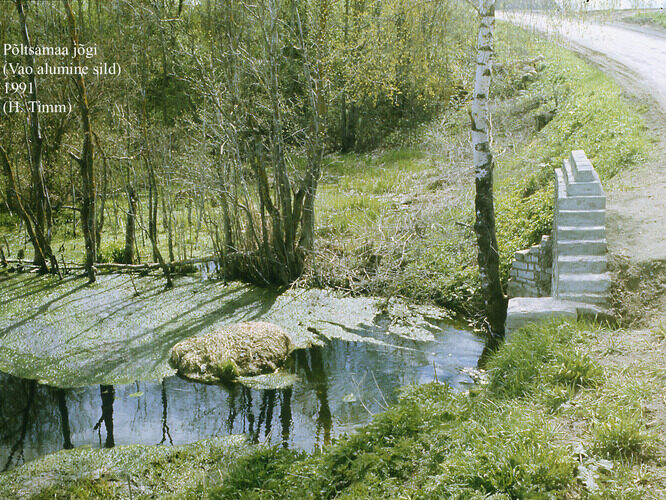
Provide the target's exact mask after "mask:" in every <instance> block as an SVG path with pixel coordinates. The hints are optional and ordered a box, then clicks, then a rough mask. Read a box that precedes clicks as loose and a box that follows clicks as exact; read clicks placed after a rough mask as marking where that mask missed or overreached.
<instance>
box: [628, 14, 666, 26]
mask: <svg viewBox="0 0 666 500" xmlns="http://www.w3.org/2000/svg"><path fill="white" fill-rule="evenodd" d="M622 21H624V22H627V23H635V24H643V25H647V26H654V27H657V28H664V29H666V12H644V13H641V14H635V15H633V16H629V17H624V18H622Z"/></svg>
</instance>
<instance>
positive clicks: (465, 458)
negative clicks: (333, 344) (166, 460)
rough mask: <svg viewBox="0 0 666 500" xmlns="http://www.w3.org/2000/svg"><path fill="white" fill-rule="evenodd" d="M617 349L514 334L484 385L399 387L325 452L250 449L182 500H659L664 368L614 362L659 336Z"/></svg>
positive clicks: (665, 476)
mask: <svg viewBox="0 0 666 500" xmlns="http://www.w3.org/2000/svg"><path fill="white" fill-rule="evenodd" d="M626 340H628V339H627V338H626V332H623V331H621V330H616V331H612V330H609V329H606V328H602V327H598V326H593V325H589V324H584V323H578V324H569V323H561V324H557V323H551V324H542V325H539V326H535V327H530V328H527V329H524V330H522V331H520V332H516V333H515V334H514V335H513V336H512V338H511V339H510V340H509V342H507V343H506V344H505V345H504V346H503V347H502V348H501V349H500V351H499V352H498V353H497V354H496V355H495V356H493V357H492V358H491V360H490V361H489V364H488V379H487V380H488V383H487V384H484V385H480V386H478V387H476V388H474V389H472V390H470V391H469V393H465V394H453V393H451V391H450V390H449V389H448V388H447V387H445V386H442V385H437V384H429V385H425V386H420V387H409V388H406V389H405V391H404V394H403V398H402V400H401V402H400V403H399V404H398V405H396V406H395V407H393V408H391V409H390V410H388V411H387V412H385V413H383V414H381V415H378V416H377V417H376V418H375V420H374V422H373V423H372V424H371V425H369V426H367V427H366V428H365V429H363V430H362V431H361V432H359V433H358V434H356V435H353V436H351V437H349V438H347V439H344V440H341V441H340V442H339V443H337V444H336V445H334V446H332V447H331V448H329V449H327V450H325V451H324V452H323V453H321V454H318V455H314V456H303V455H300V454H298V453H296V452H290V451H285V450H281V449H278V448H272V449H258V450H255V451H254V452H253V453H252V454H250V455H248V456H246V457H244V458H242V459H241V460H240V461H239V462H238V463H237V464H235V466H234V467H232V468H231V469H229V470H227V471H226V472H225V473H224V482H223V484H222V486H220V487H217V488H215V487H208V486H203V485H200V486H198V487H197V488H195V489H194V490H192V491H191V492H190V493H189V496H188V498H192V499H194V498H215V499H223V498H239V499H240V498H243V499H245V498H247V499H250V498H251V499H275V498H312V499H320V498H349V499H359V498H368V499H370V498H372V499H374V498H376V499H385V498H412V499H416V498H423V499H431V498H442V499H449V498H466V499H471V498H478V499H481V498H496V499H500V498H505V499H509V498H511V499H518V498H520V499H537V498H543V499H546V498H580V497H582V498H596V499H610V498H642V499H647V498H654V499H657V498H663V494H664V492H666V463H665V462H664V459H665V458H666V457H665V456H664V443H663V441H659V440H658V439H657V436H663V432H664V421H663V418H661V417H663V414H664V413H663V406H662V408H661V410H659V409H656V408H654V407H651V404H652V403H654V402H658V401H659V398H660V397H662V398H663V394H664V391H665V390H666V383H665V382H664V378H663V373H664V371H663V369H664V363H663V360H662V362H661V363H660V364H657V365H654V364H652V361H655V359H656V356H654V357H653V359H641V360H640V361H637V360H634V361H637V362H635V363H632V364H631V365H630V366H621V365H620V366H617V365H616V363H615V362H613V361H614V359H615V358H617V357H618V355H620V357H626V358H627V359H631V357H632V356H631V354H632V351H633V353H634V354H635V353H637V352H650V351H652V352H654V350H655V348H658V349H662V350H663V348H664V346H663V342H664V340H663V330H655V331H653V332H652V333H650V332H646V334H645V336H644V337H643V338H641V339H639V340H638V342H637V343H636V344H634V345H628V343H627V342H626ZM634 340H636V339H634ZM662 352H663V351H662Z"/></svg>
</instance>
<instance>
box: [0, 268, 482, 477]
mask: <svg viewBox="0 0 666 500" xmlns="http://www.w3.org/2000/svg"><path fill="white" fill-rule="evenodd" d="M163 286H164V284H163V280H162V279H160V278H156V277H150V276H148V277H134V278H131V277H128V276H122V275H100V276H99V277H98V282H97V283H96V284H95V285H94V286H88V285H86V283H85V280H84V279H81V278H77V277H68V278H66V279H64V280H57V279H53V278H50V277H38V276H34V275H25V274H21V273H15V274H13V275H12V274H6V273H5V274H3V275H0V303H1V304H2V307H1V308H0V470H3V469H4V470H8V469H11V468H13V467H16V466H17V465H20V464H22V463H24V462H25V461H28V460H32V459H34V458H37V457H39V456H41V455H44V454H48V453H52V452H54V451H57V450H60V449H62V448H72V447H81V446H92V447H105V446H106V447H110V446H117V445H126V444H150V445H152V444H162V445H167V446H169V445H172V444H173V445H178V444H186V443H192V442H195V441H197V440H200V439H204V438H208V437H218V436H224V435H229V434H245V435H246V436H247V437H248V438H249V439H250V440H252V441H255V442H269V443H272V444H277V445H282V446H285V447H290V448H297V449H302V450H306V451H313V450H315V449H317V448H319V447H321V446H323V445H325V444H327V443H329V442H331V440H332V439H333V438H335V437H336V436H339V435H341V434H344V433H348V432H351V431H353V430H354V429H355V428H357V427H358V426H360V425H363V424H365V423H367V422H369V421H370V420H371V418H372V415H373V414H376V413H378V412H381V411H383V410H384V409H385V408H386V407H387V406H388V405H389V404H390V403H391V402H393V401H395V400H396V397H397V392H398V389H399V388H400V387H403V386H405V385H409V384H420V383H425V382H431V381H433V380H437V381H439V382H441V383H448V384H450V385H451V386H453V387H454V388H456V389H461V388H463V387H464V385H465V383H469V382H471V380H470V379H469V377H468V376H467V375H466V374H465V372H463V371H462V370H463V368H473V367H475V366H476V364H477V360H478V359H479V356H480V355H481V353H482V351H483V348H484V342H483V339H481V338H479V337H477V336H476V335H474V334H473V333H472V332H470V331H467V330H465V329H462V328H459V327H456V326H453V325H452V324H451V322H450V320H449V319H448V315H447V313H446V311H443V310H441V309H438V308H434V307H428V306H418V305H414V304H409V303H405V302H404V301H400V300H397V299H391V300H387V299H377V298H372V297H347V296H344V295H340V294H336V293H334V292H331V291H326V290H288V291H280V290H266V289H258V288H255V287H250V286H247V285H242V284H224V283H222V282H219V281H216V280H209V279H204V280H202V279H201V277H200V276H192V277H180V278H178V279H177V280H176V282H175V287H174V289H172V290H169V291H164V288H163ZM239 321H271V322H273V323H276V324H277V325H280V326H281V327H282V328H284V329H285V330H286V331H287V332H289V334H290V335H291V337H292V340H293V341H294V344H295V345H296V347H297V349H296V350H295V351H294V352H293V354H292V355H291V358H290V360H289V362H288V363H287V366H286V367H285V369H283V370H282V371H281V373H280V374H278V375H270V376H268V377H264V378H262V377H254V378H251V379H248V380H244V381H243V383H234V384H228V385H206V384H200V383H194V382H189V381H186V380H183V379H181V378H178V377H177V376H175V370H174V369H173V368H172V367H171V366H170V365H169V352H170V349H171V346H173V345H174V344H175V343H176V342H179V341H180V340H182V339H183V338H187V337H191V336H196V335H201V334H205V333H207V332H209V331H211V330H214V329H216V328H219V327H221V326H224V325H225V324H229V323H235V322H239Z"/></svg>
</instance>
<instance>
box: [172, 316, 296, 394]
mask: <svg viewBox="0 0 666 500" xmlns="http://www.w3.org/2000/svg"><path fill="white" fill-rule="evenodd" d="M292 350H293V344H292V342H291V338H290V337H289V335H287V333H286V332H285V331H284V330H282V328H280V327H279V326H277V325H273V324H272V323H266V322H262V321H254V322H246V323H238V324H235V325H230V326H226V327H222V328H219V329H217V330H215V331H213V332H211V333H208V334H206V335H202V336H200V337H193V338H189V339H185V340H183V341H182V342H179V343H177V344H176V345H175V346H173V348H172V349H171V362H172V363H173V365H174V366H175V367H176V369H177V370H178V373H179V374H181V375H183V376H184V377H186V378H189V379H193V380H197V381H200V382H219V381H229V380H234V379H235V378H237V377H239V376H241V375H242V376H245V377H247V376H253V375H261V374H263V373H271V372H274V371H276V370H277V369H278V368H279V367H280V366H282V365H283V364H284V362H285V361H286V359H287V357H288V356H289V353H290V352H291V351H292Z"/></svg>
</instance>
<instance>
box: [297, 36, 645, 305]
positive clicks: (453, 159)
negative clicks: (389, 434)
mask: <svg viewBox="0 0 666 500" xmlns="http://www.w3.org/2000/svg"><path fill="white" fill-rule="evenodd" d="M498 41H499V42H498V56H499V57H498V59H499V65H498V67H497V71H496V77H495V84H494V89H493V95H494V96H495V101H494V103H493V131H494V143H493V147H494V150H495V153H496V159H497V170H496V173H497V175H496V186H495V192H496V207H497V224H498V237H499V240H500V245H501V246H500V252H501V257H502V263H503V268H504V271H505V273H506V272H507V271H508V267H509V265H510V261H511V259H512V257H513V253H514V252H515V251H516V250H519V249H522V248H525V247H527V246H529V245H531V244H534V243H536V242H538V240H539V238H540V237H541V235H542V234H544V233H548V232H549V231H550V226H551V223H552V209H551V204H552V177H553V176H552V169H553V167H555V166H559V164H560V163H561V161H562V159H563V158H565V157H566V156H568V152H569V151H571V150H572V149H584V150H585V151H586V152H587V154H588V156H589V157H590V159H591V160H592V162H593V164H594V165H595V167H596V168H597V170H598V171H599V174H600V176H601V178H602V181H605V180H607V179H610V178H611V177H612V176H614V175H615V174H616V173H617V172H618V171H620V170H621V169H626V168H630V167H631V166H632V165H634V164H636V163H637V162H638V161H640V160H641V158H642V157H643V155H644V153H645V151H646V150H647V147H648V145H647V143H646V139H645V137H644V135H645V134H644V132H645V127H644V125H643V122H642V119H641V117H640V110H639V109H636V108H635V106H633V105H631V104H629V103H628V102H627V101H626V100H624V98H623V97H622V91H621V90H620V89H619V88H618V87H617V85H615V84H614V83H613V82H612V81H611V80H610V79H609V78H608V77H606V76H604V75H603V74H602V73H600V72H599V71H597V70H596V69H594V68H592V67H590V66H589V65H587V64H585V63H584V62H582V61H581V60H580V59H578V58H577V57H575V56H573V55H572V54H570V53H569V52H567V51H565V50H564V49H561V48H559V47H556V46H553V45H552V44H550V43H548V42H545V41H542V40H538V39H535V38H534V37H533V36H532V35H528V34H526V33H524V32H522V31H520V30H518V29H516V28H513V27H510V26H506V25H502V24H500V26H499V29H498ZM541 54H543V55H544V56H545V57H544V58H540V57H539V55H541ZM553 113H554V114H553ZM544 116H546V117H549V116H552V121H550V122H549V123H548V124H547V125H546V126H545V127H544V128H543V129H541V130H537V128H536V122H537V119H538V118H539V117H544ZM468 134H469V117H468V116H467V111H466V106H465V105H463V106H460V107H459V108H455V107H453V108H452V109H451V110H450V111H449V112H447V113H446V114H445V116H444V117H443V118H442V120H441V121H440V122H439V123H435V124H430V125H429V127H428V128H427V130H425V131H422V132H421V133H420V134H419V133H417V134H415V135H416V136H417V139H411V140H409V141H407V145H403V146H402V147H398V148H394V149H389V150H388V151H386V152H384V153H376V154H374V155H366V156H356V155H354V156H341V157H332V158H330V159H329V161H330V164H329V165H328V167H327V169H325V172H326V174H325V177H324V179H323V180H322V183H321V191H320V197H319V200H318V207H317V208H318V213H319V227H318V236H319V241H318V256H317V263H316V266H315V268H314V270H313V271H312V274H311V275H310V276H309V277H308V278H309V280H310V283H314V284H318V285H325V286H332V287H341V288H344V289H347V290H350V291H352V292H356V293H372V294H377V295H403V296H406V297H409V298H411V299H412V300H419V301H432V302H435V303H437V304H439V305H444V306H448V307H451V308H453V309H456V310H458V311H464V312H467V313H470V312H472V311H474V310H475V300H476V299H478V293H477V291H478V283H477V271H476V263H475V255H474V252H472V251H470V249H471V248H474V245H475V242H474V235H473V233H472V231H471V226H470V225H471V224H472V223H473V177H472V172H471V165H472V158H471V150H470V146H469V137H468Z"/></svg>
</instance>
